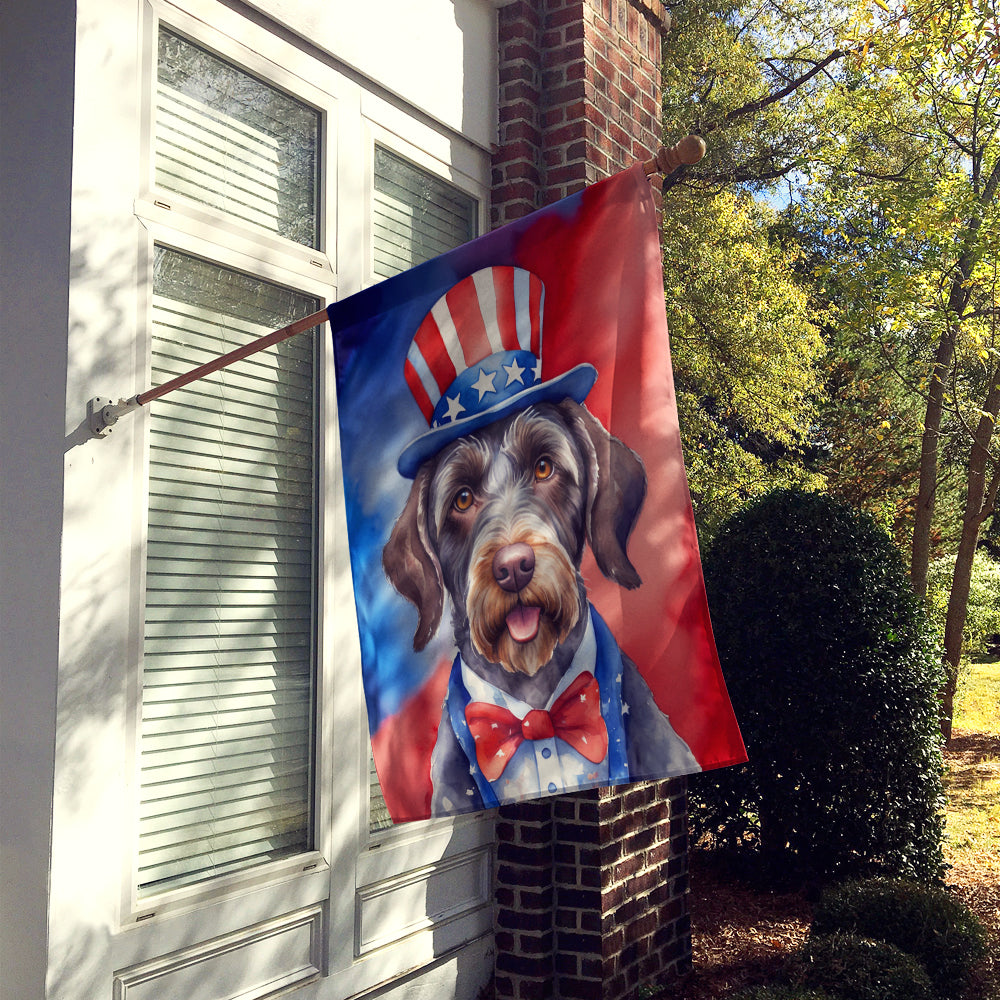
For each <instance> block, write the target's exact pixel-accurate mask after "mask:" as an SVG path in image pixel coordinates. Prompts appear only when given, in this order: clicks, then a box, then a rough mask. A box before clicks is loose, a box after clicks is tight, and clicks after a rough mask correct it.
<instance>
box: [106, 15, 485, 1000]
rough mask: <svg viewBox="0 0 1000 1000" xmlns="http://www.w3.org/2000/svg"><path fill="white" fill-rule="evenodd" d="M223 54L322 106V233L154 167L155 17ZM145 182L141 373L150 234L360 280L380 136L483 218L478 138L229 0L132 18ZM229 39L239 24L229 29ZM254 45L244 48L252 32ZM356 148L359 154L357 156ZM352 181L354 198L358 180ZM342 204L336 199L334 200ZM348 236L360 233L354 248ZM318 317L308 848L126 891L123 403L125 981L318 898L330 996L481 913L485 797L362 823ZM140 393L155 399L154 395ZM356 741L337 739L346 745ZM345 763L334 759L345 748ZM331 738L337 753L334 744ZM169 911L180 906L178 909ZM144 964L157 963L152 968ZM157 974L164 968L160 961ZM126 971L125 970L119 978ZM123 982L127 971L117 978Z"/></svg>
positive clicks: (133, 776)
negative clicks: (192, 197)
mask: <svg viewBox="0 0 1000 1000" xmlns="http://www.w3.org/2000/svg"><path fill="white" fill-rule="evenodd" d="M161 19H162V21H163V23H164V24H165V25H166V26H168V27H170V28H171V29H173V30H175V31H177V32H178V33H180V34H182V35H184V36H185V37H187V38H189V39H191V41H192V42H194V43H195V44H198V45H201V46H203V47H205V48H208V49H209V50H211V51H213V52H215V53H217V54H218V55H219V56H221V57H222V58H224V59H226V60H228V61H230V62H233V63H235V64H237V65H239V66H241V67H244V68H246V69H247V70H248V71H249V72H251V73H254V74H255V75H258V76H260V77H262V78H263V79H265V80H267V81H268V82H270V83H272V84H274V85H275V86H278V87H280V88H281V89H284V90H286V91H287V92H289V93H291V94H293V95H294V96H296V97H298V98H299V99H301V100H303V101H304V102H306V103H308V104H310V105H312V106H314V107H317V108H318V109H319V110H320V111H321V112H322V115H323V120H322V126H321V151H320V157H321V163H322V170H321V174H320V189H319V197H320V205H321V206H322V208H321V218H320V227H319V232H320V240H319V242H320V249H319V250H316V249H313V248H309V247H303V246H299V245H297V244H294V243H292V242H290V241H287V240H283V239H281V238H280V237H277V236H274V235H273V234H267V233H263V232H254V231H253V230H252V229H250V228H249V227H248V226H245V225H241V224H238V223H236V222H232V221H229V220H225V219H223V218H220V215H219V214H218V213H214V212H212V211H211V210H209V209H207V208H206V207H205V206H202V205H199V204H196V203H194V202H191V201H189V200H187V199H184V198H183V197H182V196H179V195H175V194H173V193H169V194H161V193H159V192H157V190H156V188H155V186H154V184H153V162H152V120H151V111H150V109H151V108H152V88H153V85H154V82H155V81H154V77H153V74H154V73H155V65H156V38H157V30H158V25H159V22H160V20H161ZM142 22H143V31H142V40H141V47H142V50H143V53H144V59H143V60H142V61H141V67H142V70H141V72H142V80H143V81H144V84H143V107H144V109H146V110H145V112H144V113H143V116H142V125H141V129H142V148H143V151H144V152H143V156H142V158H141V161H140V169H141V176H142V181H141V184H140V188H139V192H138V196H137V198H136V199H135V203H134V213H135V216H136V217H137V218H138V220H139V222H140V223H141V227H142V236H141V240H140V246H139V248H138V263H139V266H138V278H139V286H140V294H139V302H138V328H139V330H140V331H145V333H142V332H140V337H139V344H138V346H137V349H136V355H135V370H136V384H137V385H138V386H139V387H140V388H142V387H145V386H147V385H148V384H149V383H148V373H149V360H150V341H151V337H150V325H151V324H150V314H151V302H152V281H151V268H152V254H153V245H154V243H156V244H161V245H163V246H166V247H170V248H172V249H176V250H179V251H181V252H184V253H191V254H194V255H195V256H199V257H204V258H205V259H208V260H211V261H213V262H215V263H218V264H220V265H222V266H225V267H232V268H234V269H236V270H240V271H245V272H248V273H250V274H253V275H256V276H259V277H261V278H263V279H265V280H270V281H275V282H277V283H279V284H284V285H288V286H289V287H292V288H295V289H296V290H300V291H302V292H304V293H306V294H309V295H315V296H316V297H317V298H319V300H320V302H321V303H322V304H325V303H326V302H328V301H331V300H333V299H334V298H338V297H344V296H346V295H348V294H351V293H352V292H354V291H358V290H360V289H361V288H362V287H364V286H366V285H368V284H370V283H372V281H373V280H374V278H373V275H372V256H371V245H372V242H371V205H372V198H373V190H374V149H375V144H376V142H377V143H378V144H379V145H381V146H383V147H385V148H386V149H388V150H390V151H392V152H393V153H395V154H397V155H399V156H401V157H403V158H404V159H407V160H410V161H412V162H413V163H415V164H416V165H418V166H420V167H421V168H422V169H425V170H428V171H430V172H432V173H434V174H435V175H437V176H439V177H441V179H442V180H444V181H446V182H447V183H450V184H453V185H455V186H457V187H459V188H461V189H462V190H463V191H465V192H467V193H469V194H470V195H472V196H473V197H474V198H475V199H476V200H477V202H478V206H479V209H478V211H479V231H480V232H484V231H485V229H486V226H487V217H488V205H489V202H488V191H489V179H490V177H489V160H488V156H487V154H486V152H485V151H484V150H482V149H479V148H478V147H475V146H473V145H472V144H471V143H468V142H467V141H466V140H463V139H460V137H457V136H455V135H454V134H451V133H448V132H446V131H445V130H443V129H441V128H440V127H438V126H436V125H435V123H434V122H432V121H430V120H429V119H427V118H426V116H422V115H419V114H415V113H413V112H412V111H411V110H409V109H406V108H405V106H404V105H403V104H402V102H399V101H396V100H394V99H390V98H387V97H384V96H379V95H376V94H375V93H373V92H371V91H370V90H367V89H365V87H364V86H362V85H361V83H360V82H359V81H358V80H357V79H356V78H354V77H353V75H352V74H350V73H349V72H344V71H340V70H338V68H336V67H335V66H334V65H332V64H331V63H329V62H321V61H320V60H317V59H315V58H313V57H312V56H311V55H308V54H307V53H306V52H304V51H303V50H302V49H299V48H297V47H295V46H294V45H292V44H291V43H289V42H288V41H285V40H284V39H282V38H281V37H279V36H278V35H276V34H272V33H270V32H269V31H268V30H267V29H266V28H265V27H263V26H260V25H254V24H251V23H250V22H248V21H247V20H246V19H245V18H244V17H243V16H242V15H240V14H239V13H238V12H237V11H235V10H233V9H230V8H228V7H226V6H224V5H222V4H216V3H213V2H212V0H184V3H183V9H182V8H181V7H178V6H175V5H174V4H172V3H170V2H168V0H151V2H150V0H147V2H146V3H145V4H144V16H143V18H142ZM236 39H240V40H239V41H237V40H236ZM251 46H252V47H251ZM359 150H364V151H365V152H364V155H358V154H359ZM359 191H362V192H364V198H363V199H360V200H359V199H358V197H357V193H358V192H359ZM338 204H339V205H340V210H339V211H338V208H337V206H338ZM359 246H361V247H364V248H365V252H364V253H363V254H359V253H358V248H359ZM328 330H329V328H328V326H326V325H324V326H323V327H321V333H320V335H319V336H320V345H321V346H320V349H319V351H318V364H319V366H320V369H319V384H318V392H319V394H320V401H319V405H320V408H321V410H320V412H321V415H322V416H321V419H320V422H319V428H318V432H319V439H318V449H319V450H318V454H319V456H320V457H319V460H318V461H319V468H318V469H317V476H318V485H319V501H318V503H319V516H318V545H319V548H320V553H321V565H322V572H320V574H319V578H318V580H317V588H318V597H317V608H318V616H317V650H318V652H317V671H318V675H317V678H316V700H317V710H316V713H317V718H316V741H317V746H316V767H315V781H316V787H315V789H314V826H315V831H316V833H315V838H316V839H315V845H314V846H315V850H314V851H312V852H308V853H305V854H302V855H297V856H295V857H293V858H288V859H283V860H281V861H276V862H271V863H266V864H262V865H260V866H257V867H255V868H253V869H250V870H248V871H245V872H240V873H235V874H232V875H225V876H220V877H218V878H215V879H210V880H207V881H205V882H202V883H198V884H196V885H192V886H187V887H184V888H180V889H175V890H167V891H165V892H163V893H161V894H157V895H156V896H153V897H149V898H143V899H141V900H140V899H139V898H138V897H137V891H136V888H135V883H136V879H135V873H134V861H133V857H134V852H135V844H136V841H137V813H138V726H139V720H140V718H141V690H140V676H141V675H140V668H141V657H142V628H143V605H144V595H143V593H142V590H143V581H144V579H145V556H144V551H145V545H144V543H145V517H146V507H147V495H146V494H147V482H148V450H149V425H148V419H147V418H146V416H145V414H144V413H143V411H142V410H140V411H139V412H138V413H136V414H135V415H134V419H135V420H136V427H135V437H134V441H135V447H134V459H135V477H134V483H135V486H134V491H133V493H134V509H135V510H136V511H137V517H136V527H135V530H134V533H133V537H132V553H133V557H132V568H131V572H132V579H133V584H134V585H133V587H132V592H131V593H132V597H131V614H130V629H129V636H130V638H129V663H130V669H129V671H128V681H127V694H128V710H127V716H128V717H127V722H126V728H127V732H126V734H125V737H126V744H127V746H128V747H129V748H130V750H129V751H128V752H127V759H128V760H130V761H131V764H130V766H129V769H128V774H127V776H126V785H127V787H126V789H125V795H126V799H125V801H126V803H127V806H126V808H127V809H129V810H131V813H130V821H129V823H128V824H127V828H126V830H125V831H124V837H123V843H125V845H126V847H127V856H126V858H125V860H124V864H123V868H124V870H123V872H122V890H121V893H120V897H119V900H120V901H119V919H118V933H117V934H115V935H114V937H113V941H112V954H113V961H114V967H115V968H116V969H118V970H122V972H121V976H120V977H119V978H120V982H122V983H126V984H127V983H128V982H132V981H135V982H139V981H141V980H142V976H143V975H146V972H145V971H143V970H146V969H147V968H152V969H154V970H159V969H160V967H161V965H162V964H163V962H165V961H167V959H165V958H164V957H163V956H165V955H168V953H169V952H171V951H178V952H179V951H182V950H183V949H185V948H187V949H188V950H190V948H191V944H192V941H207V940H209V939H210V938H213V939H214V938H219V939H220V940H222V938H224V937H225V935H238V934H239V933H241V931H242V930H243V929H245V928H247V927H250V926H251V925H258V924H263V923H266V922H267V921H268V920H271V919H273V918H274V917H275V916H276V915H280V914H294V913H298V912H308V913H310V914H313V913H314V914H315V920H316V926H317V927H320V928H321V937H322V939H323V944H322V947H320V948H319V950H318V952H317V956H316V962H315V964H316V966H317V970H318V971H317V973H316V975H317V977H319V976H323V977H329V978H326V979H324V989H323V992H322V996H323V997H324V998H326V997H331V998H332V997H342V996H349V995H352V994H354V993H356V992H358V991H361V990H364V989H368V988H371V987H373V986H375V985H377V984H380V983H385V982H389V981H390V980H392V979H393V978H396V977H398V976H400V975H402V974H404V973H406V972H408V971H411V970H413V969H416V968H419V967H421V966H423V965H426V964H427V963H429V962H431V961H433V960H434V959H435V958H438V957H440V956H441V955H442V954H445V953H447V952H448V951H450V950H452V949H454V948H457V947H459V946H461V945H463V944H465V943H467V942H468V941H470V940H472V939H474V938H475V937H477V936H481V935H487V934H489V933H490V931H491V929H492V912H491V893H492V889H491V885H492V849H491V844H492V831H493V816H492V814H489V813H487V814H479V815H472V816H466V817H462V818H459V819H456V820H448V819H440V820H429V821H424V822H418V823H411V824H405V825H401V826H399V827H395V828H390V829H387V830H382V831H378V832H377V833H375V834H374V835H372V834H370V833H369V814H368V771H367V759H368V745H369V744H368V727H367V719H366V715H365V710H364V700H363V692H362V684H361V671H360V646H359V642H358V636H357V623H356V617H355V611H354V600H353V590H352V588H351V586H350V561H349V554H348V547H347V540H346V514H345V509H344V500H343V486H342V482H341V478H340V476H341V466H340V459H339V444H338V440H337V432H336V427H337V417H336V392H335V385H334V378H333V352H332V341H331V338H330V336H329V334H328ZM151 405H154V406H155V405H156V404H155V402H154V403H152V404H151ZM352 749H353V752H350V751H352ZM345 751H348V752H349V753H348V756H349V757H352V758H353V762H343V763H342V760H343V753H344V752H345ZM335 752H336V753H337V754H338V757H340V758H341V759H340V760H337V759H335ZM439 878H443V879H452V878H454V879H455V882H456V884H458V885H460V886H461V887H462V890H463V892H464V893H465V897H464V898H463V899H459V900H457V902H456V903H455V904H454V905H453V906H449V907H446V908H444V909H439V910H438V911H436V912H434V913H430V914H428V913H427V912H426V908H424V909H423V910H421V908H420V906H419V898H420V894H421V892H422V891H423V889H424V887H426V886H427V885H429V884H430V883H431V881H432V880H434V879H439ZM408 904H412V905H413V906H414V907H415V908H414V909H413V911H412V913H409V914H408V915H407V916H405V917H404V919H403V921H402V923H400V925H399V926H397V927H395V928H394V929H392V930H391V931H386V933H384V934H383V933H381V929H380V927H379V925H378V924H377V923H375V924H373V921H377V918H378V915H379V913H381V912H382V909H381V908H382V907H383V906H384V905H389V906H394V907H395V908H396V909H397V910H398V909H400V906H402V907H403V908H404V909H405V906H406V905H408ZM175 918H181V919H175ZM150 974H153V973H150ZM156 974H159V973H158V972H157V973H156ZM130 977H131V978H130ZM124 988H125V987H122V989H124Z"/></svg>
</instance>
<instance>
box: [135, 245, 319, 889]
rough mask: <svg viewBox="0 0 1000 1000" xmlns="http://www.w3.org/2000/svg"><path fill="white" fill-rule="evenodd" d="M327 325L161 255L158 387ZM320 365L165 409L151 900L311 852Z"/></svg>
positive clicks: (152, 612) (141, 856) (172, 401)
mask: <svg viewBox="0 0 1000 1000" xmlns="http://www.w3.org/2000/svg"><path fill="white" fill-rule="evenodd" d="M317 308H318V303H317V302H316V301H315V300H314V299H312V298H310V297H308V296H305V295H302V294H300V293H297V292H294V291H291V290H288V289H285V288H282V287H279V286H277V285H273V284H270V283H268V282H265V281H262V280H260V279H257V278H254V277H251V276H248V275H244V274H240V273H238V272H235V271H231V270H228V269H226V268H223V267H219V266H217V265H214V264H210V263H208V262H205V261H202V260H199V259H196V258H194V257H190V256H187V255H185V254H181V253H177V252H175V251H173V250H169V249H165V248H160V247H158V248H157V249H156V252H155V262H154V283H153V332H152V381H153V384H154V385H155V384H160V383H162V382H163V381H166V380H167V379H169V378H171V377H173V376H174V375H177V374H180V373H182V372H184V371H188V370H190V369H191V368H193V367H194V366H196V365H198V364H200V363H202V362H204V361H207V360H209V359H211V358H214V357H217V356H219V355H221V354H224V353H226V352H227V351H229V350H232V349H233V348H234V347H237V346H239V345H240V344H242V343H245V342H247V341H248V340H250V339H253V338H256V337H258V336H260V335H262V334H264V333H267V332H269V331H271V330H273V329H275V328H277V327H281V326H283V325H285V324H286V323H288V322H290V321H292V320H293V319H297V318H299V317H301V316H303V315H307V314H308V313H310V312H313V311H315V310H316V309H317ZM314 350H315V343H314V333H312V332H310V333H306V334H302V335H300V336H298V337H294V338H292V339H290V340H287V341H285V342H283V343H281V344H278V345H276V346H275V347H272V348H270V349H269V350H267V351H264V352H261V353H259V354H256V355H254V356H253V357H251V358H247V359H245V360H244V361H241V362H238V363H237V364H235V365H232V366H231V367H230V368H227V369H224V370H223V371H221V372H217V373H215V374H214V375H210V376H208V377H206V378H203V379H201V380H199V381H197V382H193V383H191V384H190V385H189V386H187V387H185V388H183V389H179V390H177V391H175V392H174V393H171V394H170V395H169V396H166V397H164V398H163V399H162V400H158V401H157V402H156V403H154V404H153V405H152V406H151V407H150V414H149V421H150V453H149V510H148V549H147V565H146V603H145V608H146V611H145V635H144V643H143V670H142V729H141V737H140V785H141V803H140V818H139V845H138V870H139V876H138V883H139V890H140V895H148V894H150V893H151V892H154V891H158V890H161V889H163V888H173V887H177V886H182V885H187V884H190V883H193V882H197V881H200V880H203V879H205V878H208V877H211V876H216V875H220V874H224V873H227V872H232V871H240V870H243V869H245V868H247V867H250V866H253V865H257V864H260V863H262V862H264V861H268V860H272V859H275V858H280V857H283V856H286V855H288V854H292V853H296V852H300V851H304V850H307V849H310V847H311V846H312V845H311V839H312V833H311V823H312V791H311V790H312V766H313V760H312V758H313V754H312V745H313V737H312V732H313V714H314V704H313V703H314V691H315V684H314V673H315V672H314V637H313V618H314V585H313V581H314V577H315V569H314V565H313V563H314V559H315V527H314V521H315V514H314V511H315V482H314V471H313V470H314V436H315V426H316V414H315V394H314V388H313V387H314V365H315V361H314Z"/></svg>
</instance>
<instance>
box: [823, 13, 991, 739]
mask: <svg viewBox="0 0 1000 1000" xmlns="http://www.w3.org/2000/svg"><path fill="white" fill-rule="evenodd" d="M995 3H996V0H971V2H963V3H958V2H945V0H914V2H910V3H908V4H906V5H905V6H902V5H897V6H896V7H890V6H889V5H888V4H885V3H882V2H879V3H878V4H877V8H872V10H876V11H877V13H878V15H879V16H878V17H875V16H874V15H873V16H872V17H871V19H870V20H869V22H868V23H862V22H861V21H859V23H858V25H857V37H858V38H859V39H860V38H864V48H863V51H864V52H865V54H866V59H865V60H864V61H862V60H860V59H859V60H858V62H857V64H856V65H855V66H854V67H853V69H852V72H851V75H850V76H849V78H848V79H846V80H845V81H844V83H843V84H842V85H840V86H838V87H837V88H834V89H831V90H830V91H829V92H828V93H827V95H826V97H827V100H828V105H829V108H830V110H831V115H830V117H829V118H828V119H827V120H828V121H831V122H837V123H838V132H839V134H840V136H841V139H840V141H839V142H837V143H835V142H828V143H826V144H823V145H822V146H821V150H822V158H821V159H820V160H818V162H817V163H816V164H815V165H814V168H813V176H812V182H813V187H812V192H813V193H812V197H814V198H815V199H816V200H817V201H818V202H819V203H821V204H822V209H823V212H824V214H825V215H826V216H827V217H828V218H829V219H830V220H831V223H830V228H831V229H833V230H835V231H836V234H837V236H838V237H839V239H840V241H841V247H840V251H839V253H837V254H836V255H833V256H832V257H831V263H830V265H829V268H830V271H832V272H834V273H835V277H836V281H837V282H838V284H839V285H840V286H841V287H842V288H845V289H848V290H849V297H851V298H852V299H853V300H854V301H855V302H867V303H868V308H867V310H860V311H857V312H855V313H854V314H853V315H850V316H848V317H847V318H848V320H849V321H851V322H854V323H855V325H856V328H857V329H859V330H861V329H862V328H863V329H864V330H866V332H867V335H868V336H869V338H870V339H871V340H873V341H874V342H875V343H877V344H878V345H879V349H880V351H881V353H882V355H883V357H885V358H886V360H887V363H889V364H891V365H894V366H896V368H897V370H898V371H901V372H905V373H908V374H909V373H912V371H913V368H912V365H911V364H908V363H906V362H907V356H911V355H912V354H913V353H914V352H919V354H920V355H921V356H922V365H923V369H922V371H921V373H920V379H919V381H916V382H915V383H911V385H912V388H913V389H914V390H915V391H917V392H919V393H920V395H921V397H922V399H923V403H924V415H923V420H922V428H921V436H920V440H921V446H920V456H919V464H918V469H919V482H918V491H917V497H916V505H915V511H914V524H913V533H912V544H911V562H910V575H911V580H912V583H913V586H914V589H915V590H916V592H917V593H918V594H921V595H923V594H924V593H925V592H926V586H927V568H928V564H929V561H930V558H931V554H932V538H933V535H934V530H935V513H936V505H937V495H938V485H939V480H940V472H941V458H942V452H943V448H942V444H943V442H944V441H945V440H946V436H947V435H960V439H959V440H960V441H961V442H964V443H962V444H960V445H959V447H960V448H961V449H962V450H964V451H965V452H966V453H967V458H966V459H965V461H964V469H965V475H964V488H963V493H964V499H963V501H962V505H961V506H962V510H961V516H960V530H959V531H958V532H957V534H958V543H957V549H958V551H957V558H956V562H955V572H954V576H953V579H952V586H951V594H950V599H949V605H948V611H947V616H946V623H945V629H944V645H945V652H944V657H945V662H946V664H947V667H948V679H947V683H946V685H945V688H944V692H943V717H942V727H943V729H944V731H945V733H946V734H947V733H950V726H951V714H952V700H953V696H954V688H955V682H956V679H957V674H958V665H959V661H960V657H961V640H962V629H963V625H964V618H965V614H966V606H967V601H968V589H969V580H970V577H971V571H972V561H973V558H974V555H975V551H976V547H977V544H978V541H979V535H980V532H981V530H982V527H983V525H984V523H985V522H986V521H988V519H989V518H990V517H992V514H993V510H994V505H995V501H996V493H997V487H998V485H1000V469H998V465H997V461H996V455H995V453H994V452H993V451H991V448H992V446H993V432H994V425H995V421H996V416H997V412H998V408H1000V366H998V361H1000V353H998V346H1000V345H998V342H997V339H996V333H997V323H996V321H997V299H996V289H997V282H996V271H997V265H998V261H997V237H998V235H1000V197H998V196H1000V64H998V60H997V55H998V53H1000V48H998V43H1000V19H998V15H997V9H996V6H995ZM908 374H904V375H903V378H904V380H905V379H906V378H907V377H908Z"/></svg>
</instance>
